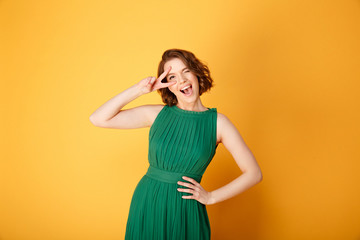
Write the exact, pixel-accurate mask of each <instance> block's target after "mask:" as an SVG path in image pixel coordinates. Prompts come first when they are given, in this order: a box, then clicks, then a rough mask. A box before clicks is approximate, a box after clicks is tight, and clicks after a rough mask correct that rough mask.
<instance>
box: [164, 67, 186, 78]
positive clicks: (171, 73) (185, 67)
mask: <svg viewBox="0 0 360 240" xmlns="http://www.w3.org/2000/svg"><path fill="white" fill-rule="evenodd" d="M185 69H188V67H184V68H183V69H181V71H184V70H185ZM171 74H174V73H173V72H172V73H169V74H168V76H170V75H171Z"/></svg>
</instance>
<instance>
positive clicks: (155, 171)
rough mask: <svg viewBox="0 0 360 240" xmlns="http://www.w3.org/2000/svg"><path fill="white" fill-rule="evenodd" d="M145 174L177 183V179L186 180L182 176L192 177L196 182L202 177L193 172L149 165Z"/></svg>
mask: <svg viewBox="0 0 360 240" xmlns="http://www.w3.org/2000/svg"><path fill="white" fill-rule="evenodd" d="M145 175H146V176H148V177H151V178H154V179H156V180H159V181H162V182H167V183H177V182H178V181H186V180H185V179H183V178H182V177H183V176H185V177H190V178H193V179H194V180H195V181H197V182H198V183H200V181H201V178H202V175H198V174H193V173H182V172H172V171H167V170H164V169H160V168H157V167H154V166H151V165H150V166H149V168H148V170H147V172H146V174H145Z"/></svg>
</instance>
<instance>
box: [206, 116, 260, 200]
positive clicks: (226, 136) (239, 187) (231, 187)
mask: <svg viewBox="0 0 360 240" xmlns="http://www.w3.org/2000/svg"><path fill="white" fill-rule="evenodd" d="M217 127H218V129H219V130H220V131H219V132H220V133H219V135H220V142H222V143H223V144H224V146H225V147H226V149H227V150H229V152H230V153H231V155H232V156H233V157H234V159H235V161H236V163H237V165H238V166H239V168H240V169H241V171H242V172H243V174H242V175H240V176H239V177H237V178H236V179H234V180H233V181H231V182H230V183H228V184H226V185H225V186H223V187H221V188H218V189H216V190H214V191H211V192H210V198H209V202H208V203H207V204H208V205H210V204H215V203H218V202H221V201H224V200H226V199H229V198H231V197H234V196H236V195H238V194H239V193H242V192H244V191H245V190H247V189H249V188H250V187H252V186H254V185H255V184H257V183H259V182H260V181H261V180H262V173H261V170H260V167H259V165H258V163H257V162H256V159H255V157H254V155H253V154H252V152H251V151H250V149H249V148H248V147H247V146H246V144H245V142H244V140H243V138H242V137H241V135H240V133H239V131H238V130H237V129H236V127H235V126H234V124H232V122H231V121H230V120H229V119H228V118H227V117H226V116H225V115H224V114H221V113H218V126H217Z"/></svg>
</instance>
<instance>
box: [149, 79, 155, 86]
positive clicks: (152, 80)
mask: <svg viewBox="0 0 360 240" xmlns="http://www.w3.org/2000/svg"><path fill="white" fill-rule="evenodd" d="M155 80H156V77H151V78H150V83H151V85H152V84H153V83H154V82H155Z"/></svg>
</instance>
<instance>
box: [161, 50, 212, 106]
mask: <svg viewBox="0 0 360 240" xmlns="http://www.w3.org/2000/svg"><path fill="white" fill-rule="evenodd" d="M174 58H179V59H180V60H182V61H183V63H184V64H185V65H186V67H188V68H189V70H190V71H192V72H193V73H195V75H196V76H197V79H198V81H199V96H201V95H202V94H203V93H204V92H207V91H209V90H210V89H211V88H212V87H213V86H214V83H213V79H212V78H211V76H210V70H209V68H208V66H207V65H206V64H204V63H203V62H201V61H200V60H199V59H198V58H197V57H195V55H194V54H193V53H192V52H190V51H186V50H183V49H178V48H173V49H168V50H166V51H165V52H164V53H163V55H162V57H161V61H160V63H159V66H158V73H157V77H159V76H160V75H161V74H162V73H163V72H164V65H165V63H166V62H167V61H169V60H171V59H174ZM162 82H167V79H166V78H164V79H163V80H162ZM157 92H158V93H159V94H160V95H161V98H162V101H163V102H164V103H165V104H166V105H169V106H172V105H176V104H177V102H178V100H177V98H176V95H175V94H173V93H172V92H171V91H170V90H169V88H167V87H166V88H160V89H158V90H157Z"/></svg>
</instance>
